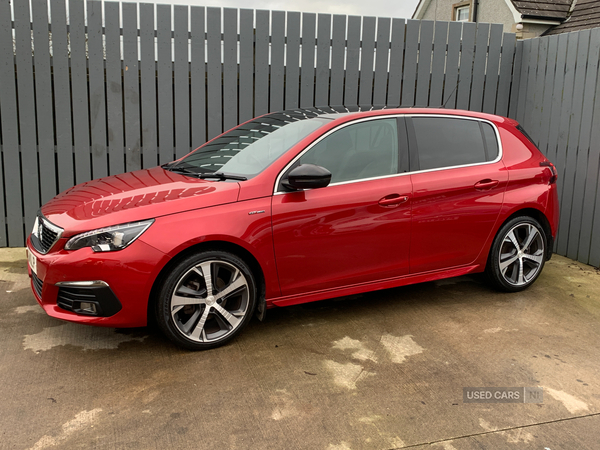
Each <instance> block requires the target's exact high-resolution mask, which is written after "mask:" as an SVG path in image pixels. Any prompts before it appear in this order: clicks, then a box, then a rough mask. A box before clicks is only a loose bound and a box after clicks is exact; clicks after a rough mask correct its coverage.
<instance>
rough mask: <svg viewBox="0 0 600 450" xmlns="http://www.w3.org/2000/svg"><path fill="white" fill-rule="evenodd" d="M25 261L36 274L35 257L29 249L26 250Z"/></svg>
mask: <svg viewBox="0 0 600 450" xmlns="http://www.w3.org/2000/svg"><path fill="white" fill-rule="evenodd" d="M27 261H28V262H29V267H30V268H31V271H32V272H33V273H34V274H36V275H37V258H36V257H35V255H34V254H33V253H31V252H30V251H29V250H27Z"/></svg>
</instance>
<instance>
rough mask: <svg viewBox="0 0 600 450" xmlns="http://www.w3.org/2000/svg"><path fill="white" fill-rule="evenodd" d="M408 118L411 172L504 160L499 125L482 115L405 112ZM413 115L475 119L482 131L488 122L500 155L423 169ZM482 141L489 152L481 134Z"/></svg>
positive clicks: (479, 164) (432, 170) (456, 167)
mask: <svg viewBox="0 0 600 450" xmlns="http://www.w3.org/2000/svg"><path fill="white" fill-rule="evenodd" d="M404 116H405V119H406V129H407V134H408V147H409V158H410V160H409V165H410V170H409V173H411V174H417V173H427V172H435V171H438V170H449V169H458V168H462V167H474V166H482V165H486V164H495V163H497V162H499V161H500V160H502V157H503V155H504V149H503V147H502V140H501V139H500V132H499V130H498V127H497V126H496V124H495V123H494V122H492V121H491V120H488V119H484V118H481V117H469V116H460V115H455V114H405V115H404ZM413 117H431V118H434V117H435V118H445V119H462V120H474V121H476V122H478V123H479V129H480V131H481V124H482V123H487V124H489V125H491V126H492V130H494V134H495V136H496V143H497V145H498V155H497V156H496V158H494V159H493V160H492V161H483V162H478V163H469V164H457V165H454V166H444V167H436V168H434V169H423V170H421V169H420V168H419V146H418V144H417V138H416V132H415V129H414V126H413V123H412V120H411V119H412V118H413ZM481 138H482V142H483V145H484V149H485V152H486V154H487V142H486V139H485V137H484V136H483V134H482V136H481Z"/></svg>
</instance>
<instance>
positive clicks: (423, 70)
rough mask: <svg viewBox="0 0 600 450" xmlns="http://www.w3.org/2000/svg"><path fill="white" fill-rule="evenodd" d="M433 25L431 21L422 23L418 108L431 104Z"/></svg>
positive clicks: (418, 69) (418, 71)
mask: <svg viewBox="0 0 600 450" xmlns="http://www.w3.org/2000/svg"><path fill="white" fill-rule="evenodd" d="M433 24H434V22H432V21H430V20H423V21H422V22H421V32H420V34H419V61H418V68H417V95H416V99H415V105H416V106H427V105H428V104H429V88H430V85H431V81H430V80H431V57H432V48H433Z"/></svg>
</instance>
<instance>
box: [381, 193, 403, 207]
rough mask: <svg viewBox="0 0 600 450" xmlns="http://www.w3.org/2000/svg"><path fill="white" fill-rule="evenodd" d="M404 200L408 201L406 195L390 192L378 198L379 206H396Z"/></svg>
mask: <svg viewBox="0 0 600 450" xmlns="http://www.w3.org/2000/svg"><path fill="white" fill-rule="evenodd" d="M406 201H408V195H398V194H391V195H386V196H385V197H383V198H382V199H381V200H379V204H380V205H381V206H397V205H400V204H401V203H404V202H406Z"/></svg>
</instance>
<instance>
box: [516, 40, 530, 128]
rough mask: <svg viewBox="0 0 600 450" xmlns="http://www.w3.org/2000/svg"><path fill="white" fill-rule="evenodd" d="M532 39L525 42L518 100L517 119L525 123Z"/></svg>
mask: <svg viewBox="0 0 600 450" xmlns="http://www.w3.org/2000/svg"><path fill="white" fill-rule="evenodd" d="M531 46H532V44H531V39H528V40H526V41H524V42H523V45H522V48H523V54H522V57H521V74H520V76H519V79H520V82H519V91H518V97H517V98H516V102H517V111H516V114H517V115H516V119H517V120H518V121H519V122H521V123H523V120H524V116H525V103H526V101H527V86H528V81H529V70H530V66H531V64H530V61H531V53H532V52H531Z"/></svg>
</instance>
